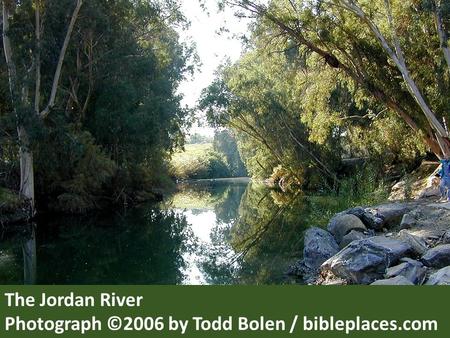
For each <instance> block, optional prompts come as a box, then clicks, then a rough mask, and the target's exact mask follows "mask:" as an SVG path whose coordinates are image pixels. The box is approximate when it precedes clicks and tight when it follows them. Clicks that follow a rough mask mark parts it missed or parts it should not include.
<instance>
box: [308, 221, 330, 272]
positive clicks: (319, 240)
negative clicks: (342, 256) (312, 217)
mask: <svg viewBox="0 0 450 338" xmlns="http://www.w3.org/2000/svg"><path fill="white" fill-rule="evenodd" d="M338 251H339V247H338V245H337V243H336V241H335V240H334V238H333V236H332V235H331V234H330V233H329V232H328V231H326V230H323V229H320V228H317V227H312V228H309V229H308V230H307V231H306V233H305V244H304V247H303V262H304V264H305V265H306V266H307V267H308V268H310V269H317V268H319V266H320V265H321V264H322V263H323V262H325V261H326V260H327V259H328V258H330V257H331V256H333V255H335V254H336V253H337V252H338Z"/></svg>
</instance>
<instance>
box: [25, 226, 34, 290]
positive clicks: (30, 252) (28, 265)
mask: <svg viewBox="0 0 450 338" xmlns="http://www.w3.org/2000/svg"><path fill="white" fill-rule="evenodd" d="M30 228H31V233H30V237H29V238H28V239H25V240H24V241H23V244H22V254H23V283H24V284H36V225H35V224H32V225H31V226H30Z"/></svg>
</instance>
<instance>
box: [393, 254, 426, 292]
mask: <svg viewBox="0 0 450 338" xmlns="http://www.w3.org/2000/svg"><path fill="white" fill-rule="evenodd" d="M400 261H401V262H402V263H401V264H399V265H396V266H393V267H391V268H389V269H387V272H386V275H385V277H386V278H393V277H397V276H403V277H405V278H406V279H408V280H409V281H410V282H411V283H413V284H418V285H420V284H422V283H423V281H424V280H425V276H426V272H427V268H426V267H424V266H423V264H422V263H421V262H419V261H416V260H413V259H410V258H402V259H401V260H400Z"/></svg>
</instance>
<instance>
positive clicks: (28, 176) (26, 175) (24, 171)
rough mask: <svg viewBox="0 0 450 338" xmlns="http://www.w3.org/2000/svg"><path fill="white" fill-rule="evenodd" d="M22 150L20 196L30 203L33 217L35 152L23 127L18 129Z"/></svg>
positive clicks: (20, 157) (20, 151)
mask: <svg viewBox="0 0 450 338" xmlns="http://www.w3.org/2000/svg"><path fill="white" fill-rule="evenodd" d="M17 132H18V134H19V141H20V150H19V160H20V196H21V197H23V198H25V199H27V200H28V201H29V202H30V209H31V210H30V211H31V216H34V214H35V211H36V210H35V198H34V166H33V152H32V151H31V150H30V147H29V145H30V144H29V139H28V134H27V132H26V130H25V128H23V127H21V126H20V127H18V128H17Z"/></svg>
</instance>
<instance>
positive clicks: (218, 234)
mask: <svg viewBox="0 0 450 338" xmlns="http://www.w3.org/2000/svg"><path fill="white" fill-rule="evenodd" d="M341 208H343V205H342V203H341V202H339V201H338V199H337V198H335V197H326V196H325V197H324V196H313V197H311V196H310V197H305V196H296V197H294V196H292V195H287V194H283V193H279V192H276V191H271V190H269V189H267V188H266V187H264V186H261V185H258V184H255V183H249V181H248V180H245V179H237V180H218V181H204V182H196V183H190V184H184V185H182V186H180V189H179V191H178V192H176V193H174V194H173V195H171V196H168V197H167V198H166V200H165V201H164V202H162V203H160V204H147V205H142V206H139V207H137V208H133V209H130V210H127V211H123V210H118V211H115V212H114V211H113V212H109V213H107V214H105V213H103V214H96V215H88V216H82V217H81V216H58V217H54V218H52V220H51V221H45V222H41V223H39V224H36V225H35V226H27V227H24V228H21V229H20V231H17V230H16V231H13V232H3V234H2V235H1V237H0V284H23V283H24V284H34V283H36V284H283V283H292V282H295V281H293V280H292V279H290V278H288V277H287V276H286V274H285V272H286V271H287V269H288V267H289V265H290V264H292V263H293V262H295V261H296V260H298V259H299V257H300V256H301V252H302V242H303V232H304V230H305V229H306V228H307V227H309V226H311V225H323V224H325V222H326V220H327V219H328V218H329V217H331V215H332V214H333V213H335V212H336V211H338V210H339V209H341Z"/></svg>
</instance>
